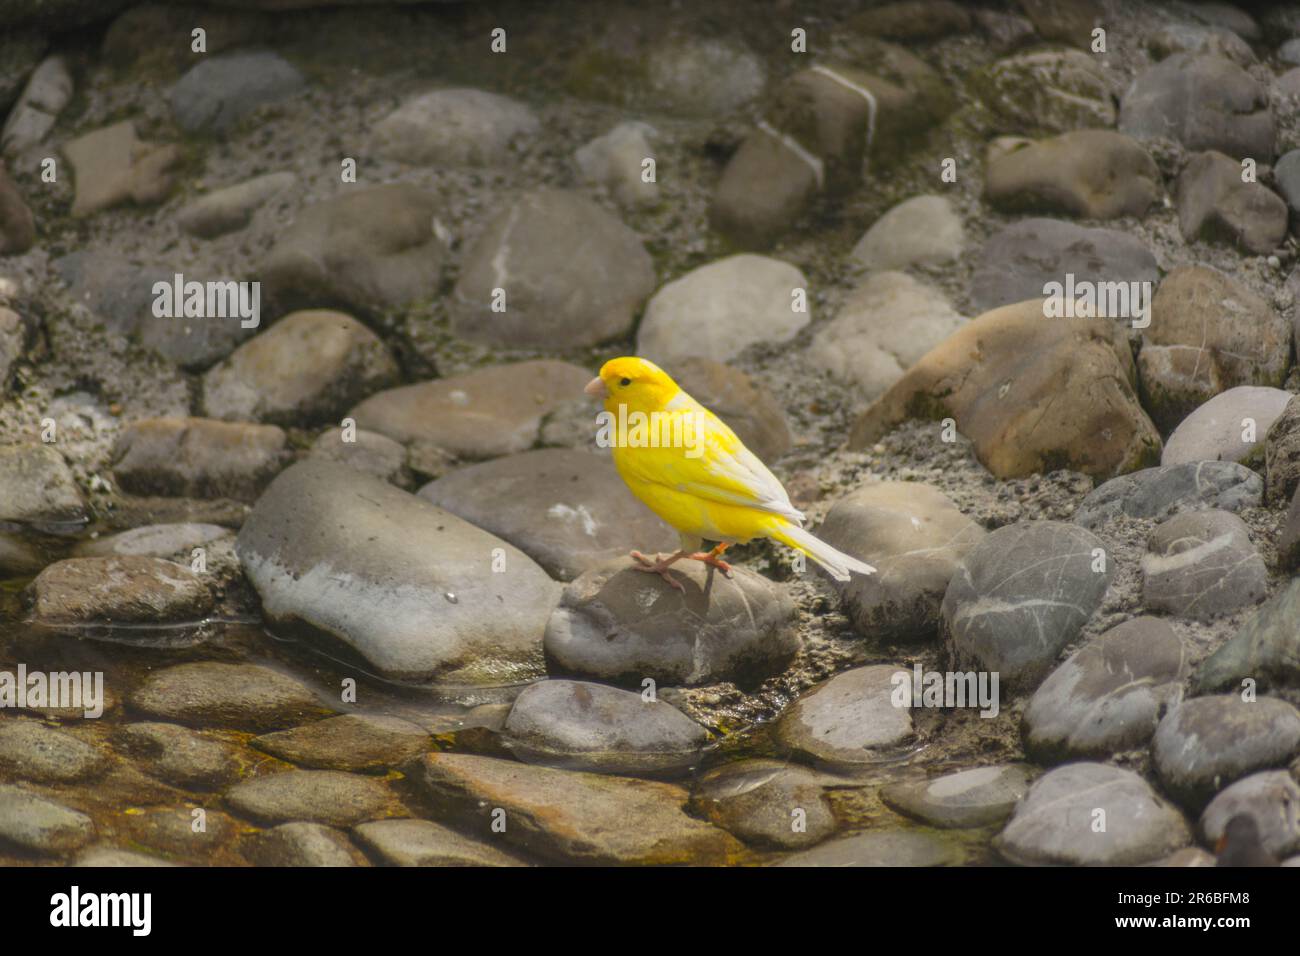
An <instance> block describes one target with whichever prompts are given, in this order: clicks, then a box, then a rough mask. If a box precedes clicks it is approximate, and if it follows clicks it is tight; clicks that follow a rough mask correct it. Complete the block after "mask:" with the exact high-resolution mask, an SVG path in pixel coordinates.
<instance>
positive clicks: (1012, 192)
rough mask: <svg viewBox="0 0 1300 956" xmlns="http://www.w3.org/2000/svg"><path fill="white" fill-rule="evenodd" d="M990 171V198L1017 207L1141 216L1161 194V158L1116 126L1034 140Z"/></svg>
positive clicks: (1013, 209) (987, 187)
mask: <svg viewBox="0 0 1300 956" xmlns="http://www.w3.org/2000/svg"><path fill="white" fill-rule="evenodd" d="M986 170H987V171H986V173H985V180H984V197H985V199H987V200H988V202H989V203H990V204H991V205H993V206H995V207H996V208H998V209H1002V210H1007V211H1011V212H1019V211H1040V212H1048V213H1057V212H1059V213H1064V214H1066V215H1069V216H1078V217H1079V218H1081V219H1118V218H1120V217H1121V216H1136V217H1138V218H1141V217H1142V216H1144V215H1145V214H1146V211H1147V210H1148V209H1149V208H1150V207H1151V204H1152V203H1154V202H1155V201H1156V200H1157V199H1158V198H1159V197H1160V193H1161V179H1160V171H1159V170H1158V169H1157V168H1156V164H1155V161H1154V160H1152V158H1151V157H1150V156H1149V155H1147V152H1146V150H1144V149H1143V148H1142V147H1141V146H1139V145H1138V144H1137V142H1135V141H1134V140H1132V139H1130V138H1129V137H1127V136H1124V135H1122V134H1120V133H1115V132H1112V131H1111V130H1103V129H1087V130H1077V131H1075V132H1070V133H1063V134H1061V135H1060V136H1057V137H1054V138H1052V139H1048V140H1043V141H1041V142H1037V143H1029V144H1028V145H1026V146H1024V147H1023V148H1020V149H1016V150H1013V151H1011V152H1008V153H1003V154H1002V155H1000V156H998V157H997V158H995V159H990V160H989V161H988V162H987V164H986ZM1261 188H1262V187H1261Z"/></svg>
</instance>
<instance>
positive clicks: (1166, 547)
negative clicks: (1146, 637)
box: [1142, 511, 1268, 621]
mask: <svg viewBox="0 0 1300 956" xmlns="http://www.w3.org/2000/svg"><path fill="white" fill-rule="evenodd" d="M1267 591H1268V569H1267V568H1266V567H1265V566H1264V559H1263V558H1262V557H1260V555H1259V552H1258V551H1256V550H1255V546H1254V544H1252V543H1251V540H1250V529H1249V528H1247V527H1246V523H1245V522H1244V521H1242V520H1241V519H1240V518H1238V517H1237V516H1236V515H1234V514H1231V513H1229V512H1227V511H1196V512H1190V513H1187V514H1180V515H1175V516H1174V517H1172V518H1170V519H1169V520H1168V521H1165V522H1164V523H1163V524H1161V525H1160V526H1159V527H1157V528H1156V529H1155V531H1154V532H1153V533H1152V535H1151V538H1150V540H1149V541H1148V542H1147V553H1146V555H1144V556H1143V558H1142V600H1143V603H1144V604H1145V606H1146V607H1147V608H1149V609H1150V610H1152V611H1160V612H1164V613H1166V614H1172V615H1173V616H1175V617H1181V618H1190V619H1192V620H1198V621H1206V620H1211V619H1213V618H1215V617H1219V616H1221V615H1223V614H1229V613H1231V612H1233V611H1236V610H1238V609H1240V608H1243V607H1248V606H1250V605H1252V604H1258V603H1259V602H1260V601H1262V600H1263V599H1264V595H1265V594H1266V593H1267Z"/></svg>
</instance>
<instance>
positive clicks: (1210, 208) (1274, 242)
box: [1175, 151, 1288, 255]
mask: <svg viewBox="0 0 1300 956" xmlns="http://www.w3.org/2000/svg"><path fill="white" fill-rule="evenodd" d="M1175 192H1176V195H1177V206H1178V228H1179V229H1180V230H1181V232H1182V234H1183V238H1184V239H1186V240H1187V241H1189V242H1191V241H1193V240H1195V239H1206V240H1221V241H1224V242H1227V243H1230V244H1233V245H1236V246H1237V247H1238V248H1239V249H1241V250H1243V251H1245V252H1253V253H1255V254H1256V255H1264V254H1266V253H1270V252H1272V251H1273V250H1274V249H1276V248H1277V247H1278V246H1280V245H1281V244H1282V240H1283V239H1285V238H1286V230H1287V216H1288V213H1287V205H1286V203H1285V202H1284V201H1283V200H1282V199H1281V198H1280V197H1279V196H1278V195H1277V194H1276V193H1275V192H1273V191H1272V190H1271V189H1269V188H1268V187H1267V186H1265V185H1263V184H1261V183H1258V182H1242V169H1241V163H1239V162H1238V161H1237V160H1235V159H1233V158H1232V157H1230V156H1225V155H1224V154H1223V153H1219V152H1215V151H1209V152H1205V153H1197V154H1196V155H1195V156H1193V157H1192V158H1191V160H1189V161H1188V163H1187V165H1186V166H1184V167H1183V171H1182V172H1181V173H1180V174H1179V175H1178V184H1177V186H1176V187H1175Z"/></svg>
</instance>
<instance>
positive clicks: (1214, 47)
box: [1146, 23, 1255, 67]
mask: <svg viewBox="0 0 1300 956" xmlns="http://www.w3.org/2000/svg"><path fill="white" fill-rule="evenodd" d="M1146 42H1147V48H1148V49H1149V50H1150V51H1151V52H1152V54H1153V55H1154V56H1155V58H1156V59H1157V60H1163V59H1164V58H1165V57H1167V56H1172V55H1173V54H1175V53H1188V54H1193V55H1195V54H1204V55H1209V56H1219V57H1226V58H1227V59H1229V60H1231V61H1232V62H1233V63H1235V64H1237V66H1240V67H1249V66H1253V65H1254V63H1255V52H1254V51H1253V50H1252V49H1251V48H1250V44H1249V43H1247V42H1246V41H1245V40H1243V39H1242V38H1241V37H1239V36H1237V34H1235V33H1233V32H1232V31H1230V30H1224V29H1222V28H1221V27H1203V26H1198V25H1196V24H1192V23H1169V24H1166V25H1165V26H1163V27H1161V28H1160V29H1159V30H1157V31H1156V32H1155V33H1153V34H1151V36H1150V37H1149V38H1148V39H1147V41H1146Z"/></svg>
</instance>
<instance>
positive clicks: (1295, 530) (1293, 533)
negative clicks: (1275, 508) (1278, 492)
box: [1276, 489, 1300, 571]
mask: <svg viewBox="0 0 1300 956" xmlns="http://www.w3.org/2000/svg"><path fill="white" fill-rule="evenodd" d="M1276 543H1277V560H1278V565H1279V566H1280V567H1282V568H1284V569H1285V570H1288V571H1294V570H1295V569H1296V568H1297V567H1300V489H1298V490H1297V491H1296V493H1295V496H1294V497H1293V498H1292V499H1291V504H1290V506H1289V507H1288V508H1287V509H1286V515H1285V517H1283V519H1282V528H1281V530H1280V531H1278V535H1277V542H1276Z"/></svg>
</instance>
